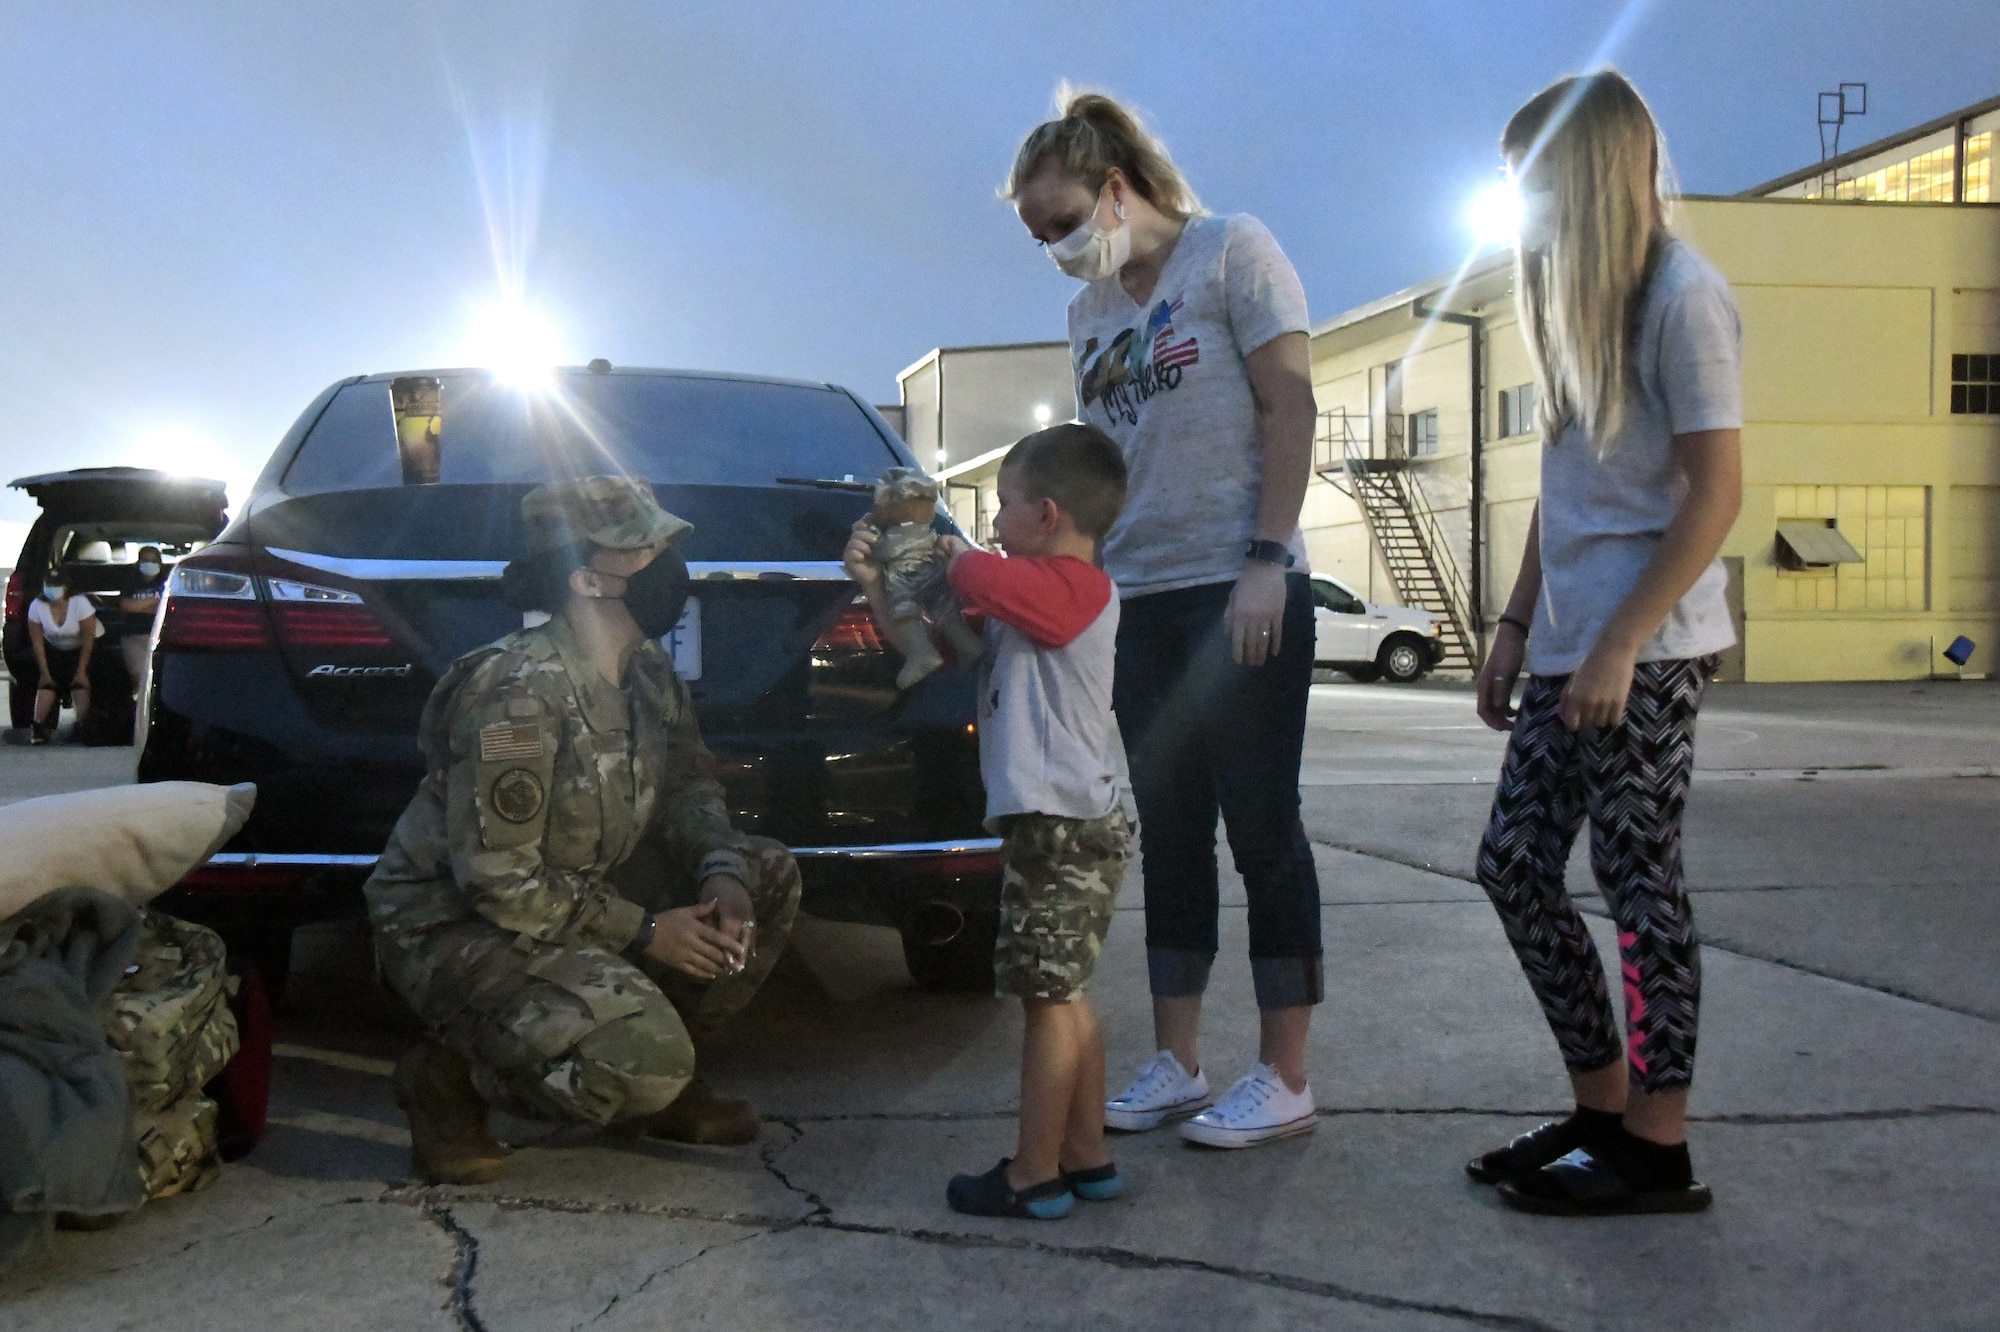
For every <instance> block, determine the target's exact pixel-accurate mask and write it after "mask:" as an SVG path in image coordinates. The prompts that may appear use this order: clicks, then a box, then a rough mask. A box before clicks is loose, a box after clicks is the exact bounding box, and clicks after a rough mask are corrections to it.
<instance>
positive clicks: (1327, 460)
mask: <svg viewBox="0 0 2000 1332" xmlns="http://www.w3.org/2000/svg"><path fill="white" fill-rule="evenodd" d="M1319 421H1320V428H1319V434H1318V436H1317V437H1316V438H1315V440H1314V443H1313V470H1314V471H1315V472H1317V473H1319V474H1320V475H1321V476H1323V477H1325V478H1326V479H1327V480H1328V481H1331V482H1332V483H1333V485H1334V486H1335V488H1336V489H1338V490H1339V491H1340V492H1341V493H1342V494H1344V495H1347V496H1349V497H1350V498H1352V499H1353V500H1354V502H1355V504H1356V506H1357V507H1359V508H1360V510H1361V516H1362V518H1363V519H1364V520H1365V521H1366V522H1367V524H1368V532H1369V535H1370V536H1372V537H1373V538H1374V540H1375V546H1376V548H1377V549H1378V550H1380V551H1381V552H1382V562H1383V563H1384V564H1385V565H1387V566H1388V568H1389V577H1390V579H1391V580H1392V581H1393V582H1394V583H1395V584H1396V593H1397V595H1398V596H1400V597H1401V598H1402V600H1403V604H1404V605H1405V606H1412V607H1415V608H1417V609H1419V610H1427V611H1431V612H1433V613H1435V614H1436V615H1437V616H1438V618H1439V621H1440V623H1439V637H1440V638H1441V639H1442V640H1443V643H1444V648H1445V652H1444V659H1443V660H1442V661H1441V662H1440V663H1439V664H1440V665H1442V666H1447V667H1457V668H1459V669H1461V670H1474V669H1477V668H1478V665H1479V654H1478V649H1477V647H1476V646H1475V642H1476V640H1475V639H1474V637H1473V635H1472V634H1471V632H1470V627H1471V624H1472V599H1471V597H1470V596H1469V595H1468V594H1467V591H1466V585H1465V579H1464V576H1463V575H1461V574H1460V573H1459V571H1458V561H1457V560H1456V559H1454V558H1453V557H1452V553H1451V546H1450V545H1449V544H1448V543H1447V542H1446V541H1445V535H1444V529H1443V528H1442V527H1440V526H1439V525H1438V521H1437V515H1436V514H1434V513H1432V512H1431V507H1430V505H1429V503H1428V502H1427V501H1426V500H1425V499H1424V492H1423V487H1422V486H1420V485H1419V484H1418V483H1417V481H1416V478H1414V477H1413V476H1411V475H1410V455H1409V449H1408V447H1407V445H1406V443H1405V441H1404V439H1403V432H1402V430H1401V428H1400V427H1401V426H1402V424H1403V423H1402V421H1401V420H1400V419H1398V418H1395V417H1391V418H1390V419H1389V420H1388V422H1387V423H1386V424H1387V427H1388V428H1387V429H1386V430H1385V431H1384V432H1383V433H1384V435H1385V436H1386V438H1385V439H1384V440H1383V441H1382V447H1381V448H1380V449H1377V448H1376V447H1375V443H1374V438H1373V434H1374V432H1373V431H1372V430H1370V428H1369V421H1368V418H1367V417H1365V416H1360V417H1357V416H1351V415H1349V414H1348V412H1347V411H1346V410H1345V409H1344V408H1338V409H1335V410H1333V411H1330V412H1321V413H1320V418H1319Z"/></svg>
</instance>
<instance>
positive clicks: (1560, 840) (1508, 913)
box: [1479, 657, 1716, 1092]
mask: <svg viewBox="0 0 2000 1332" xmlns="http://www.w3.org/2000/svg"><path fill="white" fill-rule="evenodd" d="M1715 667H1716V659H1715V658H1713V657H1703V658H1692V659H1686V660H1679V661H1650V662H1644V663H1642V664H1641V665H1640V666H1639V668H1638V671H1637V672H1636V674H1635V675H1634V678H1633V681H1632V693H1631V697H1630V698H1629V699H1628V701H1627V702H1626V705H1625V720H1624V721H1622V722H1620V723H1619V724H1618V725H1617V726H1614V727H1610V728H1607V729H1604V730H1597V731H1581V732H1572V731H1569V730H1567V729H1565V728H1564V726H1563V724H1562V720H1561V719H1560V718H1559V717H1558V716H1557V715H1556V709H1557V707H1558V706H1559V705H1560V703H1561V702H1562V692H1563V686H1564V685H1566V684H1567V683H1568V682H1569V677H1568V676H1566V675H1565V676H1549V675H1536V676H1531V677H1529V680H1528V687H1527V690H1526V692H1525V693H1524V694H1523V696H1522V698H1521V711H1520V716H1519V718H1518V719H1517V720H1516V722H1515V724H1514V734H1513V739H1512V740H1511V742H1510V743H1509V744H1508V746H1507V760H1506V763H1505V764H1504V765H1503V766H1502V767H1501V769H1500V784H1499V788H1498V789H1497V790H1496V791H1495V792H1494V795H1493V813H1492V815H1491V816H1490V818H1489V819H1488V821H1487V825H1486V836H1485V839H1484V840H1483V841H1481V842H1480V844H1479V884H1480V886H1481V887H1482V888H1484V889H1485V890H1486V895H1487V896H1488V897H1490V898H1492V899H1493V906H1494V909H1495V910H1497V911H1498V912H1499V913H1500V923H1501V925H1502V926H1503V927H1504V928H1505V929H1506V931H1507V939H1508V942H1510V943H1512V944H1513V945H1514V952H1515V955H1516V956H1518V957H1519V958H1520V960H1521V970H1523V971H1524V972H1526V973H1527V975H1528V984H1529V985H1531V986H1532V987H1533V988H1534V991H1535V997H1536V998H1537V999H1538V1000H1540V1001H1541V1005H1542V1012H1543V1013H1544V1015H1546V1016H1547V1018H1548V1020H1549V1026H1550V1028H1551V1029H1553V1030H1554V1032H1555V1037H1556V1044H1557V1045H1558V1046H1559V1047H1560V1048H1561V1050H1562V1056H1563V1062H1564V1063H1566V1064H1568V1065H1569V1067H1570V1068H1571V1069H1574V1070H1576V1071H1577V1072H1589V1071H1592V1070H1595V1069H1600V1068H1604V1067H1606V1066H1608V1065H1610V1064H1611V1063H1612V1062H1614V1061H1615V1060H1616V1059H1617V1058H1618V1056H1619V1052H1620V1050H1619V1046H1620V1042H1619V1033H1618V1022H1617V1017H1616V1015H1615V1014H1614V1013H1613V1012H1612V1011H1611V997H1610V994H1609V992H1608V988H1607V986H1606V984H1605V978H1604V967H1603V964H1602V963H1601V962H1599V961H1598V956H1597V947H1596V945H1595V944H1593V943H1592V942H1591V938H1590V933H1589V931H1588V930H1587V929H1586V928H1585V926H1584V921H1583V916H1582V915H1581V914H1580V913H1579V912H1578V911H1577V909H1576V904H1575V903H1574V902H1572V901H1571V900H1570V896H1569V893H1568V891H1567V890H1566V889H1565V888H1564V887H1563V869H1564V866H1565V865H1566V864H1567V863H1568V861H1569V851H1570V846H1571V844H1572V843H1573V842H1574V841H1575V840H1576V834H1577V831H1578V829H1580V828H1581V827H1582V826H1583V821H1584V818H1585V817H1586V816H1588V817H1589V819H1590V861H1591V868H1592V869H1593V870H1595V871H1596V875H1597V883H1598V887H1599V888H1600V889H1601V890H1602V892H1603V893H1604V900H1605V902H1606V904H1607V905H1608V906H1609V907H1610V908H1611V916H1612V919H1613V920H1614V921H1616V922H1617V925H1618V954H1619V962H1620V969H1621V970H1622V971H1623V973H1624V980H1625V1020H1626V1040H1625V1042H1624V1051H1625V1055H1626V1058H1627V1060H1628V1061H1629V1062H1630V1065H1631V1076H1632V1083H1633V1085H1634V1086H1636V1087H1639V1088H1641V1089H1642V1090H1645V1091H1649V1092H1660V1091H1677V1090H1681V1089H1684V1088H1686V1087H1687V1086H1688V1085H1689V1083H1690V1082H1692V1081H1693V1078H1694V1042H1695V1026H1696V1018H1697V1014H1698V1011H1699V1006H1700V1002H1701V956H1700V949H1699V941H1698V940H1697V938H1696V936H1695V931H1694V915H1693V912H1692V909H1691V908H1690V906H1689V904H1688V898H1687V884H1686V881H1685V878H1684V877H1683V875H1682V873H1681V814H1682V812H1683V811H1684V810H1685V809H1686V807H1687V788H1688V779H1689V777H1690V775H1691V773H1692V771H1693V768H1694V721H1695V713H1696V711H1697V710H1698V709H1699V708H1700V706H1701V694H1702V689H1703V688H1704V686H1706V685H1707V683H1708V679H1709V677H1710V676H1711V675H1713V674H1714V673H1715Z"/></svg>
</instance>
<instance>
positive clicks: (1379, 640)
mask: <svg viewBox="0 0 2000 1332" xmlns="http://www.w3.org/2000/svg"><path fill="white" fill-rule="evenodd" d="M1312 598H1313V623H1314V626H1315V633H1314V643H1313V662H1314V664H1315V665H1319V666H1330V667H1333V668H1334V669H1335V670H1339V671H1344V672H1346V673H1347V675H1348V676H1350V677H1351V678H1353V679H1355V680H1358V681H1360V682H1361V683H1362V684H1368V683H1369V682H1371V681H1374V680H1379V679H1383V678H1387V679H1390V680H1394V681H1395V682H1397V683H1398V684H1408V683H1410V682H1411V681H1412V680H1421V679H1423V678H1424V676H1426V675H1428V674H1429V673H1430V670H1431V668H1432V667H1433V666H1435V665H1437V663H1438V659H1439V658H1441V657H1442V656H1443V655H1444V644H1443V642H1442V641H1441V640H1440V639H1439V637H1438V617H1437V616H1435V615H1433V614H1432V613H1431V612H1429V611H1424V610H1411V609H1409V608H1408V607H1405V606H1383V605H1379V604H1377V603H1375V602H1372V601H1363V600H1362V599H1361V598H1360V597H1357V596H1355V595H1354V592H1353V590H1352V589H1351V588H1349V587H1348V586H1347V584H1345V583H1343V582H1341V581H1340V580H1338V579H1335V578H1328V577H1327V576H1326V575H1325V574H1314V575H1312Z"/></svg>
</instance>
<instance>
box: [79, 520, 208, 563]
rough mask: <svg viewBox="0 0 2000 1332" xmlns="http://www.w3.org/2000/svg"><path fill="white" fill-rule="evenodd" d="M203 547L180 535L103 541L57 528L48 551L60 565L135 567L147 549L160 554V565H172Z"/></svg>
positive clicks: (98, 537)
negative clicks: (152, 549) (121, 565)
mask: <svg viewBox="0 0 2000 1332" xmlns="http://www.w3.org/2000/svg"><path fill="white" fill-rule="evenodd" d="M207 544H208V542H206V541H204V540H199V539H192V540H191V539H189V538H188V537H187V536H185V535H180V534H176V535H173V536H160V535H157V534H154V533H151V532H145V533H140V534H137V535H133V536H118V535H114V536H108V537H106V536H95V535H90V534H87V533H85V532H79V531H77V530H76V529H75V528H61V529H58V531H57V532H56V536H55V540H54V541H53V542H52V543H51V547H52V548H53V549H54V550H55V551H56V552H57V554H56V557H55V562H56V563H57V564H63V565H116V564H124V565H132V564H137V563H138V562H139V552H140V551H142V550H144V549H145V548H146V547H148V546H151V547H153V548H155V549H156V550H158V551H159V552H160V558H161V561H162V562H163V563H164V564H167V565H173V564H175V563H178V562H179V561H180V560H181V558H182V557H184V556H186V555H190V554H192V553H193V552H195V551H197V550H200V549H201V548H202V547H203V546H205V545H207Z"/></svg>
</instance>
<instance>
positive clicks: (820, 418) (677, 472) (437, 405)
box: [283, 375, 900, 495]
mask: <svg viewBox="0 0 2000 1332" xmlns="http://www.w3.org/2000/svg"><path fill="white" fill-rule="evenodd" d="M433 383H434V384H435V385H436V386H437V387H436V389H435V396H434V397H431V396H427V395H426V392H425V390H426V389H427V388H428V386H430V385H432V384H433ZM397 393H400V394H401V397H400V398H399V397H397V396H395V395H396V394H397ZM433 404H434V405H433ZM399 411H400V415H399ZM431 412H435V413H436V415H435V416H430V415H428V413H431ZM399 420H401V422H402V425H403V428H402V430H401V431H400V435H401V443H400V444H399V430H398V423H399ZM899 461H900V460H899V459H898V458H897V457H896V456H895V454H894V453H892V452H891V451H890V448H889V445H888V444H887V443H886V442H885V441H884V440H883V438H882V436H881V434H880V433H879V432H878V431H877V430H876V428H875V425H874V423H873V422H872V421H871V420H870V419H869V418H868V416H867V415H866V414H865V413H864V412H863V411H862V410H861V408H859V407H858V406H856V405H855V403H854V402H853V400H852V399H850V398H848V397H847V396H846V395H845V394H842V393H836V392H834V391H832V390H830V389H820V388H813V387H810V386H802V385H791V384H760V383H754V382H743V381H740V380H727V379H701V378H694V377H683V376H675V375H561V376H558V378H557V380H556V387H555V388H554V389H553V390H551V391H549V392H547V393H526V394H524V393H521V392H519V391H518V390H516V389H513V388H511V387H508V386H506V385H504V384H502V383H499V382H498V381H495V380H493V379H491V378H489V377H488V376H485V375H445V376H440V377H439V378H438V379H437V380H436V381H431V380H424V379H416V378H406V379H402V380H398V381H396V383H395V386H394V388H393V389H392V386H391V384H389V383H387V382H376V383H360V384H350V385H348V386H347V387H346V388H344V389H342V390H341V391H340V392H339V393H337V394H336V395H334V399H333V401H332V402H331V403H329V404H328V405H327V409H326V411H325V412H324V413H323V414H322V415H321V417H320V419H319V422H318V424H316V425H315V426H314V427H313V429H312V433H311V434H310V435H308V436H307V437H306V442H305V445H304V447H303V448H301V449H300V451H299V455H298V457H297V458H296V459H294V460H293V462H292V464H291V466H290V467H289V468H288V469H287V470H286V472H285V479H284V482H283V485H284V488H285V489H286V490H287V491H288V492H290V493H292V494H295V495H309V494H318V493H321V492H324V491H331V490H366V489H372V488H375V487H383V486H403V485H422V484H428V483H431V482H433V481H434V480H435V481H438V482H443V483H445V484H459V485H473V484H481V483H528V484H539V483H541V482H544V481H550V480H554V479H557V478H560V477H564V476H576V475H588V474H591V473H602V472H626V473H629V474H632V475H635V476H643V477H644V478H646V479H647V480H648V481H652V482H654V483H656V484H667V485H739V486H740V485H755V486H768V485H771V484H772V483H773V481H774V479H775V478H777V477H780V476H797V477H833V478H840V477H846V476H852V477H854V478H856V479H857V480H873V479H874V478H875V477H877V476H879V475H880V474H881V473H882V470H883V469H884V468H886V467H891V466H894V465H896V464H897V463H898V462H899Z"/></svg>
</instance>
